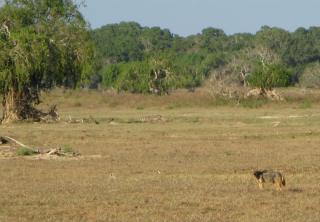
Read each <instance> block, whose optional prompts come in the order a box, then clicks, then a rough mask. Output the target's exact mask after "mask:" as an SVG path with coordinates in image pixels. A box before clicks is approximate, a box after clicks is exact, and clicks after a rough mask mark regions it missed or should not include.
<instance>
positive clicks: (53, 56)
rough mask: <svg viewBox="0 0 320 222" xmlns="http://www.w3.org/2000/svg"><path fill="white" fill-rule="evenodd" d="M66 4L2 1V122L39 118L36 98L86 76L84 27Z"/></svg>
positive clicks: (67, 0)
mask: <svg viewBox="0 0 320 222" xmlns="http://www.w3.org/2000/svg"><path fill="white" fill-rule="evenodd" d="M78 7H79V5H78V4H76V3H74V2H73V1H72V0H32V1H29V0H6V2H5V5H4V6H3V7H1V8H0V92H1V94H2V95H3V102H2V104H3V118H2V122H10V121H15V120H20V119H28V118H33V119H37V118H39V114H40V113H41V112H40V111H38V110H36V109H35V108H34V105H35V104H37V103H39V93H40V91H41V90H43V89H49V88H51V87H54V86H61V85H63V86H68V87H76V86H79V84H81V83H83V82H84V81H85V80H86V79H87V77H88V75H89V74H90V73H91V71H92V67H93V65H92V64H93V62H92V58H93V44H92V43H91V41H90V36H89V34H88V26H87V23H86V22H85V20H84V19H83V17H82V15H81V14H80V12H79V10H78Z"/></svg>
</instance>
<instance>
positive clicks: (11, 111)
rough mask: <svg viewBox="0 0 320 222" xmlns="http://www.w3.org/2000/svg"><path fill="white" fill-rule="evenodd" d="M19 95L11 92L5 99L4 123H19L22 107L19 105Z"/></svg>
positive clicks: (3, 103)
mask: <svg viewBox="0 0 320 222" xmlns="http://www.w3.org/2000/svg"><path fill="white" fill-rule="evenodd" d="M19 100H20V99H19V93H17V92H15V91H14V90H9V91H8V92H7V93H6V94H5V95H4V97H3V101H2V106H3V116H2V123H4V124H5V123H10V122H14V121H18V120H20V119H21V118H20V117H21V111H20V110H21V107H20V104H19Z"/></svg>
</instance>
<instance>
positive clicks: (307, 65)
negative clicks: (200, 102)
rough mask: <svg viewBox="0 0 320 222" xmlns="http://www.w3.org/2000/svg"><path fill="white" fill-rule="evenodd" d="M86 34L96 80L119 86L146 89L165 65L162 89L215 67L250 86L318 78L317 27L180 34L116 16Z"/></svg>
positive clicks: (314, 82) (308, 82) (197, 80)
mask: <svg viewBox="0 0 320 222" xmlns="http://www.w3.org/2000/svg"><path fill="white" fill-rule="evenodd" d="M91 35H92V38H93V40H94V42H95V45H96V49H97V58H96V61H97V73H96V74H97V77H96V78H95V80H96V82H95V83H97V82H99V81H101V85H102V87H107V88H110V87H111V88H114V89H116V90H119V91H121V90H125V91H131V92H143V93H146V92H150V88H152V87H151V86H152V84H153V80H154V75H153V74H152V73H153V72H154V70H166V74H167V75H166V77H165V78H164V79H163V89H176V88H181V87H183V88H189V87H197V86H200V85H201V84H202V83H203V82H204V81H205V80H206V79H207V77H208V76H210V75H212V74H213V73H217V71H219V73H223V74H221V75H223V76H221V78H230V79H233V81H235V82H238V83H239V84H241V83H244V82H246V83H247V84H248V85H251V86H253V87H255V86H261V87H264V86H267V87H277V86H289V85H302V86H305V87H317V86H318V84H320V73H319V72H320V70H319V68H320V66H319V59H320V28H319V27H310V28H308V29H306V28H298V29H297V30H296V31H294V32H289V31H286V30H284V29H281V28H277V27H268V26H263V27H261V29H260V30H259V31H258V32H257V33H255V34H250V33H237V34H233V35H227V34H226V33H225V32H224V31H223V30H221V29H217V28H212V27H209V28H205V29H203V30H202V31H201V33H199V34H196V35H190V36H187V37H181V36H179V35H176V34H173V33H171V32H170V30H168V29H161V28H160V27H151V28H150V27H142V26H141V25H139V24H138V23H136V22H121V23H118V24H109V25H106V26H103V27H101V28H98V29H95V30H92V31H91ZM311 70H313V71H311ZM270 73H271V74H270ZM318 73H319V74H318ZM150 84H151V86H150Z"/></svg>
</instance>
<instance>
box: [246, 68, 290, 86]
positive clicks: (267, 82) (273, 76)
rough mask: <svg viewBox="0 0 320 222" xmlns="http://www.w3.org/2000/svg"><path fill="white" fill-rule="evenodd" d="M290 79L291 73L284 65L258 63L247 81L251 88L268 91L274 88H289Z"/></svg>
mask: <svg viewBox="0 0 320 222" xmlns="http://www.w3.org/2000/svg"><path fill="white" fill-rule="evenodd" d="M291 77H292V72H291V71H290V70H289V69H287V68H286V67H285V66H284V65H281V64H265V65H264V64H262V63H258V64H257V65H256V67H255V68H254V70H253V73H252V74H251V75H249V77H248V78H247V81H248V83H249V85H250V86H252V87H257V88H261V89H268V90H269V89H272V88H274V87H286V86H289V85H290V84H291Z"/></svg>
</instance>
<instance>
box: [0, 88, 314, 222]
mask: <svg viewBox="0 0 320 222" xmlns="http://www.w3.org/2000/svg"><path fill="white" fill-rule="evenodd" d="M284 93H287V102H283V103H281V104H280V103H266V104H260V105H259V106H258V107H257V108H254V109H252V108H246V107H256V106H255V105H253V106H250V105H249V106H247V105H248V104H247V105H245V106H242V105H241V104H238V105H236V104H230V103H225V104H223V101H220V102H219V101H214V100H213V99H212V98H211V97H210V96H208V95H207V94H206V93H201V92H200V93H186V92H180V93H175V94H173V95H170V96H164V97H156V96H141V95H128V94H121V95H116V94H113V93H98V92H90V91H89V92H69V91H67V92H62V91H55V92H53V93H50V94H46V95H44V103H43V106H45V105H46V104H49V103H57V104H58V107H59V111H60V115H61V117H62V119H68V117H69V116H72V117H73V118H84V117H88V116H90V115H91V116H93V117H94V118H96V119H97V120H99V122H100V124H94V123H88V124H66V123H64V122H60V123H53V124H40V123H20V124H14V125H7V126H0V135H10V136H12V137H14V138H16V139H19V140H20V141H23V142H24V143H26V144H28V145H30V146H34V147H53V146H67V147H71V148H72V149H74V150H76V151H78V152H80V153H81V154H82V156H83V157H84V158H81V159H74V160H65V159H63V160H59V159H57V160H30V159H27V158H24V157H17V158H10V159H6V158H2V159H0V178H1V180H0V221H1V222H2V221H4V222H7V221H8V222H11V221H12V222H17V221H23V222H24V221H39V222H40V221H41V222H43V221H123V222H126V221H139V222H140V221H148V222H149V221H181V222H182V221H183V222H185V221H232V222H234V221H241V222H242V221H243V222H245V221H255V222H260V221H290V222H294V221H297V222H301V221H304V222H311V221H312V222H318V221H320V198H319V197H320V162H319V160H320V149H319V144H320V113H319V108H320V103H319V102H318V98H320V96H318V93H319V92H312V93H311V92H304V91H298V92H297V91H296V90H291V91H290V90H288V91H286V92H284ZM308 93H310V94H308ZM253 103H254V102H253ZM154 114H159V115H161V116H162V117H163V121H156V122H139V121H138V120H139V119H141V117H145V116H150V115H154ZM134 120H135V121H134ZM262 168H272V169H276V170H280V171H281V172H283V173H284V175H285V177H286V180H287V187H286V188H285V189H284V190H283V191H282V192H277V191H275V189H274V188H273V187H267V188H266V189H265V190H262V191H261V190H259V189H258V186H257V184H256V182H255V181H254V178H253V176H252V175H251V174H252V172H253V170H255V169H262Z"/></svg>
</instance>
